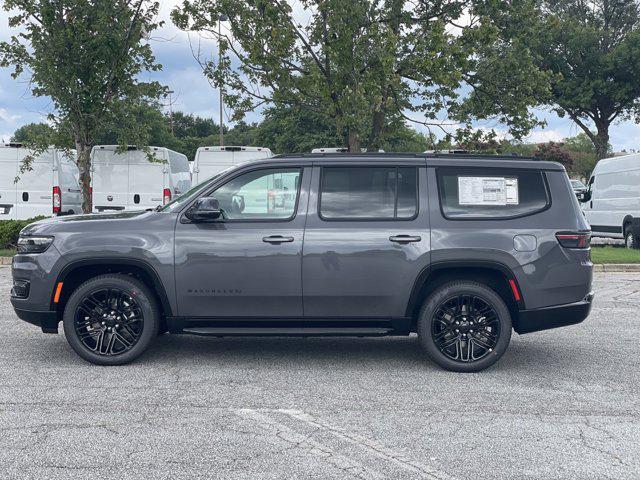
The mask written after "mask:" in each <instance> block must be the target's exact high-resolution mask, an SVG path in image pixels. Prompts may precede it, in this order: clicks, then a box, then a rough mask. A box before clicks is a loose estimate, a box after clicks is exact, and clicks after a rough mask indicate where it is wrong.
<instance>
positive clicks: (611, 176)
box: [582, 154, 640, 246]
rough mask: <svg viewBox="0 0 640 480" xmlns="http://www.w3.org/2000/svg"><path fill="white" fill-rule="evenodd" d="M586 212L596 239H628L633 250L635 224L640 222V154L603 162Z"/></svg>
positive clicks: (592, 184)
mask: <svg viewBox="0 0 640 480" xmlns="http://www.w3.org/2000/svg"><path fill="white" fill-rule="evenodd" d="M582 209H583V211H584V213H585V215H586V217H587V221H588V222H589V223H590V224H591V229H592V232H593V236H595V237H610V238H624V239H625V242H626V244H627V246H631V243H632V237H631V221H632V220H633V219H634V218H640V154H633V155H625V156H622V157H613V158H605V159H602V160H600V161H599V162H598V163H597V164H596V166H595V168H594V169H593V173H592V174H591V178H590V179H589V183H588V185H587V193H586V194H584V196H583V200H582Z"/></svg>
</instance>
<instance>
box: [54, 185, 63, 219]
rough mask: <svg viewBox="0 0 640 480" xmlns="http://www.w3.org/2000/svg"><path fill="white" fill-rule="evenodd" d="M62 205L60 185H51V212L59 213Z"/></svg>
mask: <svg viewBox="0 0 640 480" xmlns="http://www.w3.org/2000/svg"><path fill="white" fill-rule="evenodd" d="M61 205H62V192H61V191H60V187H58V186H55V187H53V213H60V211H61Z"/></svg>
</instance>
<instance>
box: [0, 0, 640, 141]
mask: <svg viewBox="0 0 640 480" xmlns="http://www.w3.org/2000/svg"><path fill="white" fill-rule="evenodd" d="M177 3H179V2H178V1H176V0H171V1H162V2H161V11H160V14H159V15H160V19H162V20H165V25H164V26H163V27H162V28H161V29H160V30H157V31H155V32H153V35H152V39H151V41H152V46H153V50H154V53H155V56H156V59H157V61H158V62H159V63H160V64H162V65H163V70H162V71H161V72H154V73H152V74H144V75H143V76H142V78H143V79H154V80H158V81H160V82H161V83H162V84H164V85H166V86H168V87H169V88H170V89H171V90H173V91H174V92H175V93H174V94H173V95H172V101H171V103H172V106H173V110H174V111H176V110H180V111H183V112H186V113H192V114H195V115H199V116H204V117H213V118H215V119H216V121H217V119H218V115H219V114H218V108H219V103H218V94H217V92H216V91H215V90H214V89H213V88H212V87H211V86H210V85H209V83H208V82H207V80H206V79H205V78H204V76H203V75H202V72H201V70H200V67H199V65H198V64H197V63H196V61H195V60H194V58H193V55H192V49H191V46H190V41H191V44H192V45H194V46H195V45H197V43H198V40H199V37H198V36H197V34H193V33H191V34H187V33H186V32H183V31H181V30H179V29H178V28H176V27H175V26H174V25H173V24H172V23H171V20H170V18H169V14H170V12H171V9H172V8H173V6H174V5H176V4H177ZM295 3H296V4H297V2H295ZM296 6H297V5H296ZM298 15H301V13H300V11H299V7H298ZM8 19H9V13H8V12H5V11H4V10H2V11H0V40H7V39H9V37H10V35H11V33H12V31H11V29H9V25H8ZM201 41H202V43H201V47H202V51H203V52H206V53H207V55H215V54H216V44H215V42H214V41H212V40H207V39H203V40H201ZM166 108H167V110H168V106H167V107H166ZM51 111H52V104H51V101H50V100H49V99H47V98H35V97H33V96H32V95H31V94H30V88H29V83H28V78H27V77H26V76H25V77H22V78H19V79H13V78H12V77H11V70H10V69H7V68H0V141H8V140H9V138H10V137H11V135H12V134H13V132H14V131H15V130H16V129H17V128H19V127H20V126H21V125H24V124H27V123H31V122H39V121H43V120H44V119H45V118H46V115H47V114H48V113H50V112H51ZM535 113H536V115H537V116H538V117H539V118H542V119H544V120H546V122H547V126H546V127H545V128H538V129H535V130H533V131H532V132H531V134H530V135H529V136H528V137H527V138H526V139H525V141H527V142H534V143H537V142H546V141H560V140H562V139H563V138H566V137H570V136H574V135H576V134H578V133H580V131H581V130H579V129H578V127H576V125H575V124H574V123H573V122H571V121H570V120H567V119H566V118H559V117H558V116H557V115H555V114H554V113H552V112H549V111H545V110H536V111H535ZM230 115H231V112H225V115H224V120H225V122H226V121H227V119H228V117H229V116H230ZM260 118H261V115H260V112H252V113H250V114H248V115H247V117H246V120H247V121H249V122H252V121H259V120H260ZM413 126H414V128H416V129H417V130H419V131H424V130H425V128H424V127H421V126H420V125H418V124H414V125H413ZM494 126H495V127H496V130H497V131H498V133H499V134H500V133H501V132H500V128H501V127H500V126H498V125H494V124H492V123H484V124H482V125H478V127H481V128H493V127H494ZM610 134H611V143H612V145H613V148H614V150H615V151H621V150H627V151H632V150H640V125H637V124H635V123H633V122H632V121H626V122H621V123H618V124H616V125H614V126H613V127H612V128H611V131H610ZM266 146H267V147H268V145H266Z"/></svg>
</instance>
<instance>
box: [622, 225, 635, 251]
mask: <svg viewBox="0 0 640 480" xmlns="http://www.w3.org/2000/svg"><path fill="white" fill-rule="evenodd" d="M624 246H625V247H627V248H635V245H634V240H633V230H632V229H631V225H625V227H624Z"/></svg>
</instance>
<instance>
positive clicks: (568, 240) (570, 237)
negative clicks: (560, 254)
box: [556, 232, 591, 248]
mask: <svg viewBox="0 0 640 480" xmlns="http://www.w3.org/2000/svg"><path fill="white" fill-rule="evenodd" d="M556 238H557V239H558V243H559V244H560V245H562V246H563V247H564V248H589V245H590V244H591V232H570V233H568V232H561V233H556Z"/></svg>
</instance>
